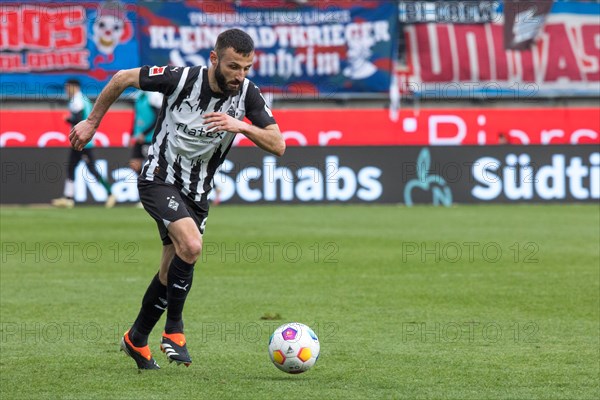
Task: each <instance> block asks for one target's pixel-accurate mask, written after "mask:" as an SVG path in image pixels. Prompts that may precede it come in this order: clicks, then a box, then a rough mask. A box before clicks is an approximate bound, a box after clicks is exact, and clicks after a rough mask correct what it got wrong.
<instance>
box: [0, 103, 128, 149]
mask: <svg viewBox="0 0 600 400" xmlns="http://www.w3.org/2000/svg"><path fill="white" fill-rule="evenodd" d="M68 115H69V114H68V112H67V111H66V110H65V111H56V110H52V111H50V110H0V147H67V146H70V143H69V131H70V130H71V126H70V124H68V123H67V122H66V121H65V117H67V116H68ZM132 127H133V112H132V111H130V110H115V111H109V112H108V113H107V114H106V116H105V117H104V119H103V120H102V123H101V124H100V126H99V127H98V130H97V131H96V135H95V136H94V144H95V145H96V146H100V147H123V146H127V145H128V143H129V138H130V136H131V128H132Z"/></svg>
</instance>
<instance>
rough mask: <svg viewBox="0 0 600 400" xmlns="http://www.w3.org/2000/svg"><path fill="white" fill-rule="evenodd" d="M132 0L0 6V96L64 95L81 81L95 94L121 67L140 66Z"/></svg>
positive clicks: (47, 98) (50, 96) (86, 91)
mask: <svg viewBox="0 0 600 400" xmlns="http://www.w3.org/2000/svg"><path fill="white" fill-rule="evenodd" d="M136 11H137V6H136V1H134V0H119V1H86V2H79V3H58V2H50V1H46V2H40V1H38V2H26V3H13V2H3V3H2V4H0V93H1V94H2V97H19V98H24V97H25V98H27V97H32V98H33V97H35V98H38V99H41V100H49V99H53V98H60V97H62V96H63V84H64V82H65V81H66V80H67V79H69V78H75V79H79V81H80V82H81V84H82V89H83V91H84V93H86V94H87V95H89V96H91V97H94V96H97V95H98V93H99V92H100V90H102V88H103V87H104V85H105V84H106V83H107V82H108V80H109V79H110V77H111V76H112V75H113V74H114V73H116V72H117V71H118V70H120V69H125V68H133V67H137V66H139V63H140V60H139V48H138V40H137V37H136V36H137V33H136V25H137V12H136Z"/></svg>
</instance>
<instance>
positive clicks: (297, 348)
mask: <svg viewBox="0 0 600 400" xmlns="http://www.w3.org/2000/svg"><path fill="white" fill-rule="evenodd" d="M320 351H321V345H320V344H319V338H317V335H316V334H315V333H314V332H313V330H312V329H310V328H309V327H308V326H306V325H304V324H301V323H299V322H291V323H288V324H284V325H281V326H280V327H279V328H277V329H275V332H273V334H272V335H271V338H270V339H269V356H270V357H271V361H272V362H273V364H274V365H275V366H276V367H277V368H279V369H280V370H282V371H283V372H287V373H289V374H300V373H302V372H305V371H308V370H309V369H310V368H311V367H312V366H313V365H315V363H316V362H317V359H318V358H319V352H320Z"/></svg>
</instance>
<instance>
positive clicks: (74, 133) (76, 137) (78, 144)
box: [69, 119, 96, 151]
mask: <svg viewBox="0 0 600 400" xmlns="http://www.w3.org/2000/svg"><path fill="white" fill-rule="evenodd" d="M95 132H96V127H95V126H94V125H93V124H92V123H91V122H89V121H88V120H87V119H84V120H83V121H81V122H80V123H78V124H77V125H75V126H74V127H73V129H71V132H70V133H69V141H71V147H73V149H75V150H77V151H81V150H83V148H84V147H85V145H86V144H88V143H89V141H90V140H92V137H93V136H94V133H95Z"/></svg>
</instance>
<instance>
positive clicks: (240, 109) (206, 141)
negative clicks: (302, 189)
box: [69, 29, 285, 369]
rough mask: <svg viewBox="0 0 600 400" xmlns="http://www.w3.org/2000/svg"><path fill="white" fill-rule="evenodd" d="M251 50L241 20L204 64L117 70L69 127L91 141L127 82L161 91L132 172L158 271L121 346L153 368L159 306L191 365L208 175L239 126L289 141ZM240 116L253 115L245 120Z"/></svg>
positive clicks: (269, 143) (171, 349) (168, 335)
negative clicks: (193, 292)
mask: <svg viewBox="0 0 600 400" xmlns="http://www.w3.org/2000/svg"><path fill="white" fill-rule="evenodd" d="M253 60H254V43H253V41H252V38H251V37H250V36H248V34H246V33H245V32H243V31H241V30H239V29H230V30H227V31H224V32H222V33H221V34H220V35H219V36H218V37H217V42H216V44H215V48H214V50H213V51H211V53H210V65H209V66H208V67H205V66H194V67H177V66H163V67H157V66H154V67H148V66H144V67H141V68H135V69H130V70H122V71H119V72H118V73H117V74H115V75H114V76H113V78H112V79H111V80H110V82H109V83H108V84H107V86H106V87H105V88H104V89H103V90H102V93H100V96H99V97H98V99H97V101H96V104H95V105H94V108H93V110H92V112H91V113H90V115H89V117H88V118H87V119H86V120H84V121H82V122H80V123H79V124H78V125H77V126H75V127H74V128H73V129H72V131H71V133H70V136H69V137H70V140H71V145H72V146H73V148H74V149H77V150H81V149H83V148H84V146H85V145H86V143H88V142H89V141H90V140H91V139H92V136H93V135H94V131H95V130H96V128H97V127H98V124H100V121H101V120H102V117H103V116H104V114H105V113H106V111H107V110H108V108H109V107H110V105H111V104H112V103H113V102H114V101H115V100H116V99H117V98H118V97H119V95H120V94H121V93H122V92H123V90H125V88H127V87H130V86H133V87H136V88H140V89H142V90H146V91H159V92H161V93H163V94H164V96H165V101H164V102H163V106H162V109H161V111H160V114H159V117H158V121H157V124H156V130H155V132H154V137H153V140H152V146H151V147H150V150H149V154H148V160H147V161H146V163H145V164H144V168H143V169H142V173H141V175H140V177H139V180H138V189H139V192H140V199H141V201H142V204H143V205H144V208H145V209H146V211H147V212H148V213H149V214H150V215H151V216H152V218H154V219H155V220H156V224H157V225H158V231H159V233H160V237H161V239H162V243H163V248H162V258H161V261H160V267H159V272H158V273H157V274H156V276H154V278H153V279H152V281H151V283H150V285H149V286H148V289H147V290H146V293H145V294H144V297H143V299H142V307H141V309H140V311H139V314H138V316H137V319H136V320H135V322H134V323H133V326H132V327H131V328H130V329H129V330H128V331H127V332H125V334H124V336H123V339H122V340H121V348H122V349H123V350H125V352H126V353H127V354H128V355H129V356H131V357H132V358H133V359H134V360H135V362H136V363H137V366H138V368H140V369H158V368H159V366H158V365H157V363H156V361H155V360H154V358H153V357H152V353H151V352H150V349H149V346H148V336H149V334H150V332H151V331H152V329H153V328H154V326H155V325H156V323H157V322H158V320H159V319H160V317H161V315H162V313H163V311H164V310H165V309H166V311H167V318H166V323H165V330H164V332H163V334H162V338H161V344H160V347H161V350H163V351H164V352H165V354H166V356H167V357H168V359H169V361H170V362H171V361H176V362H177V363H178V364H180V363H183V364H185V365H186V366H188V365H189V364H190V363H191V362H192V359H191V357H190V355H189V353H188V350H187V347H186V339H185V335H184V324H183V319H182V311H183V308H184V304H185V300H186V297H187V295H188V294H189V292H190V289H191V286H192V277H193V273H194V264H195V263H196V260H198V258H199V256H200V253H201V251H202V235H203V234H204V229H205V226H206V218H207V216H208V199H207V198H208V194H209V193H210V191H211V189H212V181H213V176H214V174H215V171H216V170H217V168H218V167H219V166H220V165H221V163H223V161H224V160H225V157H226V156H227V153H228V151H229V149H230V147H231V145H232V143H233V139H234V137H235V136H236V134H238V133H241V134H243V135H245V136H246V137H248V138H249V139H250V140H251V141H252V142H254V143H255V144H256V145H257V146H258V147H260V148H262V149H263V150H265V151H267V152H269V153H272V154H274V155H277V156H281V155H283V153H284V151H285V142H284V140H283V137H282V135H281V132H280V131H279V127H278V126H277V124H276V123H275V120H274V118H273V115H272V113H271V110H270V109H269V107H268V106H267V105H266V103H265V101H264V98H263V97H262V95H261V93H260V91H259V89H258V87H257V86H256V85H254V84H253V83H252V82H251V81H250V80H248V79H246V76H247V74H248V72H249V70H250V67H251V66H252V63H253ZM244 116H246V117H247V118H248V119H249V120H250V122H252V124H248V123H246V122H244V121H243V120H242V119H243V118H244Z"/></svg>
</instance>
